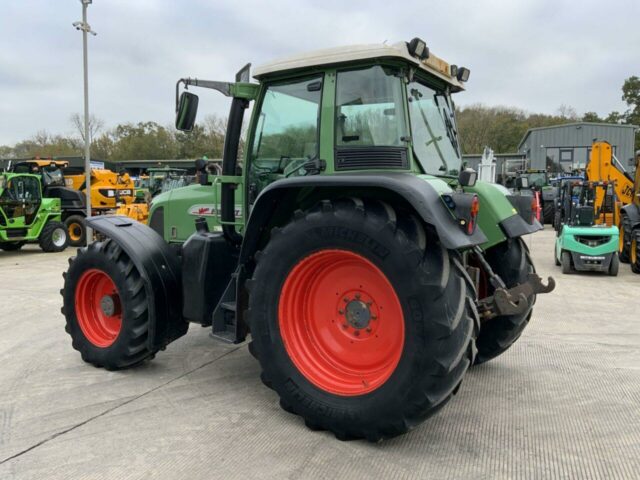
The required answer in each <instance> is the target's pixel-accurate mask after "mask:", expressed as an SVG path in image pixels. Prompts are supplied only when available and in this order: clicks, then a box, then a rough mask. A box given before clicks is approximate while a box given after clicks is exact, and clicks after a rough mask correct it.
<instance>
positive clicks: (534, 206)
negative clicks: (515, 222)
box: [529, 192, 540, 223]
mask: <svg viewBox="0 0 640 480" xmlns="http://www.w3.org/2000/svg"><path fill="white" fill-rule="evenodd" d="M534 220H540V197H539V193H538V192H534V195H533V197H531V221H530V222H529V223H533V221H534Z"/></svg>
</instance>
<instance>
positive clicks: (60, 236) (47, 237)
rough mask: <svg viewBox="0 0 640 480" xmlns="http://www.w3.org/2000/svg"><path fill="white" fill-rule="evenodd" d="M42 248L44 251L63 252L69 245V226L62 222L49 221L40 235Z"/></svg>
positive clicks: (39, 240)
mask: <svg viewBox="0 0 640 480" xmlns="http://www.w3.org/2000/svg"><path fill="white" fill-rule="evenodd" d="M38 243H39V244H40V248H41V249H42V251H44V252H61V251H63V250H64V249H65V248H67V246H68V245H69V236H68V235H67V227H65V225H64V224H63V223H62V222H53V221H52V222H49V223H47V224H46V225H45V226H44V227H43V228H42V231H41V232H40V236H39V237H38Z"/></svg>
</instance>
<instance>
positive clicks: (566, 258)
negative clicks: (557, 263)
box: [562, 252, 573, 274]
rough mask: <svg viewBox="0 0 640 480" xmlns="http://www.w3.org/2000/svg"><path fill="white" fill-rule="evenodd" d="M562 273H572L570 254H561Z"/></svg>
mask: <svg viewBox="0 0 640 480" xmlns="http://www.w3.org/2000/svg"><path fill="white" fill-rule="evenodd" d="M562 273H565V274H569V273H573V267H572V266H571V254H570V253H569V252H562Z"/></svg>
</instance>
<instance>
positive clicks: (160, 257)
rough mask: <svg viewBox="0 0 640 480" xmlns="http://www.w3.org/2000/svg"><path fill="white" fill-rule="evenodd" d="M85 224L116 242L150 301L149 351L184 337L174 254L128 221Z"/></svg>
mask: <svg viewBox="0 0 640 480" xmlns="http://www.w3.org/2000/svg"><path fill="white" fill-rule="evenodd" d="M86 223H87V225H88V226H89V227H90V228H92V229H93V230H95V231H97V232H99V233H101V234H102V235H104V236H106V237H108V238H110V239H111V240H113V241H114V242H116V243H117V244H118V245H119V246H120V247H121V248H122V250H124V252H125V253H126V254H127V255H128V256H129V258H130V259H131V261H132V262H133V264H134V265H135V266H136V268H137V269H138V271H139V272H140V276H141V277H142V281H143V282H144V286H145V291H146V293H147V297H148V298H149V338H148V340H147V344H148V346H149V348H150V349H154V350H155V349H157V348H162V347H164V346H165V345H167V344H168V343H170V342H172V341H173V340H175V339H176V338H179V337H181V336H182V335H184V334H185V333H187V329H188V328H189V324H188V323H187V322H185V321H184V320H183V319H182V285H181V281H182V275H181V267H180V259H179V258H178V255H177V254H176V253H175V251H174V250H172V249H171V248H170V247H169V245H168V244H167V243H166V242H165V241H164V240H163V239H162V237H161V236H160V235H158V234H157V233H156V232H155V231H153V230H152V229H151V228H149V227H147V226H146V225H143V224H142V223H139V222H136V221H134V220H131V219H130V218H128V217H124V216H118V215H100V216H97V217H89V218H87V219H86Z"/></svg>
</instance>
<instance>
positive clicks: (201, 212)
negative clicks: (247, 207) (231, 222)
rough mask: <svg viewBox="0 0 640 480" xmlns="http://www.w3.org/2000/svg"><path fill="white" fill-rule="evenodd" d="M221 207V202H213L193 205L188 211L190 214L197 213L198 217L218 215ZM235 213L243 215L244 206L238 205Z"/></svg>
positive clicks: (237, 215)
mask: <svg viewBox="0 0 640 480" xmlns="http://www.w3.org/2000/svg"><path fill="white" fill-rule="evenodd" d="M219 208H220V205H219V204H211V203H208V204H198V205H191V207H189V210H188V211H187V213H189V215H195V216H196V217H216V216H218V210H219ZM234 213H235V216H236V217H239V216H240V215H242V207H241V206H240V205H236V208H235V212H234Z"/></svg>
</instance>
